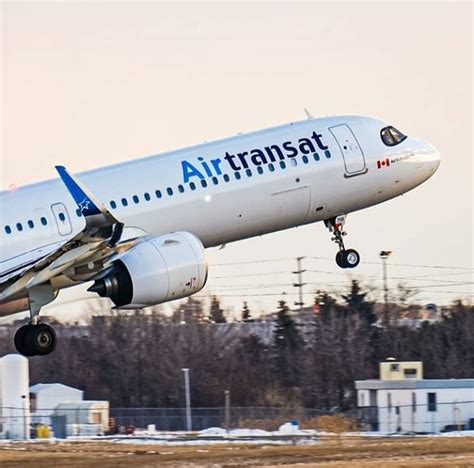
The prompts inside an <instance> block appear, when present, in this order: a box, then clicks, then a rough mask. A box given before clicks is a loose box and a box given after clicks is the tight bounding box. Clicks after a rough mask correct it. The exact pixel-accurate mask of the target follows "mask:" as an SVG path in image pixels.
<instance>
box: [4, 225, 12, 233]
mask: <svg viewBox="0 0 474 468" xmlns="http://www.w3.org/2000/svg"><path fill="white" fill-rule="evenodd" d="M5 232H6V233H7V234H11V233H12V228H11V227H10V226H5Z"/></svg>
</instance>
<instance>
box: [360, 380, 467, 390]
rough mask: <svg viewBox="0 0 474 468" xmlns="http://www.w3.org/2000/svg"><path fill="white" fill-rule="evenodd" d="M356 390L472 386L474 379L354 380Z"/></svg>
mask: <svg viewBox="0 0 474 468" xmlns="http://www.w3.org/2000/svg"><path fill="white" fill-rule="evenodd" d="M355 387H356V389H357V390H388V389H404V388H405V389H423V388H430V389H431V388H440V389H441V388H472V389H474V379H405V380H379V379H373V380H356V381H355Z"/></svg>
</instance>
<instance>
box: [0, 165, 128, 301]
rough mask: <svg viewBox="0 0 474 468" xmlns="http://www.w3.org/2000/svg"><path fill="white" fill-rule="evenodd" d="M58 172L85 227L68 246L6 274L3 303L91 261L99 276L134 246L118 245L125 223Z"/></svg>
mask: <svg viewBox="0 0 474 468" xmlns="http://www.w3.org/2000/svg"><path fill="white" fill-rule="evenodd" d="M56 170H57V171H58V173H59V176H60V177H61V179H62V181H63V182H64V184H65V186H66V188H67V190H68V191H69V193H70V195H71V196H72V198H73V199H74V201H75V202H76V204H77V206H78V208H79V210H80V211H81V213H82V215H83V216H84V219H85V227H84V229H83V230H82V231H81V232H80V233H78V234H76V235H75V236H74V237H73V238H72V239H70V240H68V241H66V242H65V243H62V244H59V245H55V246H54V248H53V249H50V250H49V251H48V250H47V249H45V250H44V251H42V252H41V253H40V252H38V254H39V256H36V258H34V260H30V261H29V262H27V264H26V265H25V263H23V264H22V265H20V266H19V268H16V269H11V270H10V271H8V272H6V275H4V276H3V277H1V278H0V285H5V288H4V289H3V290H2V291H1V292H0V302H3V301H6V300H8V299H10V298H12V297H14V296H15V295H17V294H19V293H21V292H22V291H23V290H24V289H26V290H30V289H32V288H34V287H36V286H40V285H42V284H45V283H48V282H49V281H51V280H52V279H53V278H54V277H56V276H58V275H61V274H65V273H67V272H69V271H74V270H75V268H76V267H79V266H81V265H83V264H87V263H90V262H93V264H94V265H96V267H95V270H93V271H91V272H89V276H91V277H93V276H94V272H95V273H96V274H97V273H100V272H101V271H102V270H103V268H104V261H105V260H106V259H108V258H110V257H111V256H113V255H115V254H117V253H119V252H121V251H124V250H128V248H130V247H131V246H132V245H133V242H128V243H122V244H121V245H118V243H119V240H120V237H121V234H122V230H123V226H124V225H123V223H122V222H120V221H119V220H118V219H117V218H116V217H115V216H114V215H113V214H112V213H110V211H109V210H108V209H107V208H106V207H105V206H104V205H103V204H102V203H100V202H99V201H98V200H96V199H95V197H94V196H93V195H92V194H91V193H90V192H89V190H88V189H87V188H86V187H85V186H83V185H82V184H81V183H80V181H78V180H77V179H76V178H75V177H73V176H72V175H71V174H70V173H69V172H68V171H67V169H66V168H65V167H63V166H56ZM32 253H33V252H32ZM33 254H34V253H33ZM30 258H31V257H30ZM66 276H68V275H67V274H66ZM70 279H71V280H72V281H74V280H75V278H70Z"/></svg>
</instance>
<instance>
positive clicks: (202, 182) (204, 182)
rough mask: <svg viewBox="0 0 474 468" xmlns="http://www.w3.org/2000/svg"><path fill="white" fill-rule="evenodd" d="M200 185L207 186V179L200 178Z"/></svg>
mask: <svg viewBox="0 0 474 468" xmlns="http://www.w3.org/2000/svg"><path fill="white" fill-rule="evenodd" d="M201 185H202V186H203V187H204V188H206V187H207V180H206V179H201Z"/></svg>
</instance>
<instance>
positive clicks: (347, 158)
mask: <svg viewBox="0 0 474 468" xmlns="http://www.w3.org/2000/svg"><path fill="white" fill-rule="evenodd" d="M329 131H330V132H331V133H332V135H333V136H334V138H335V139H336V141H337V144H338V146H339V148H340V150H341V153H342V157H343V159H344V167H345V173H344V176H345V177H353V176H356V175H361V174H365V173H366V172H367V166H366V164H365V158H364V153H363V151H362V148H361V147H360V145H359V142H358V141H357V138H356V136H355V135H354V133H353V132H352V130H351V129H350V128H349V126H348V125H346V124H341V125H336V126H334V127H330V128H329Z"/></svg>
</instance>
